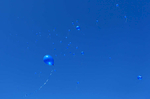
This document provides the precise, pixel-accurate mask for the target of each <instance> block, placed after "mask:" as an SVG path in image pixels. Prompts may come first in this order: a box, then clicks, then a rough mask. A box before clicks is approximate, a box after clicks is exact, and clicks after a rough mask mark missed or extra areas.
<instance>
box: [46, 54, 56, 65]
mask: <svg viewBox="0 0 150 99" xmlns="http://www.w3.org/2000/svg"><path fill="white" fill-rule="evenodd" d="M43 61H44V62H45V64H47V65H54V59H53V58H52V56H50V55H45V56H44V58H43Z"/></svg>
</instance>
